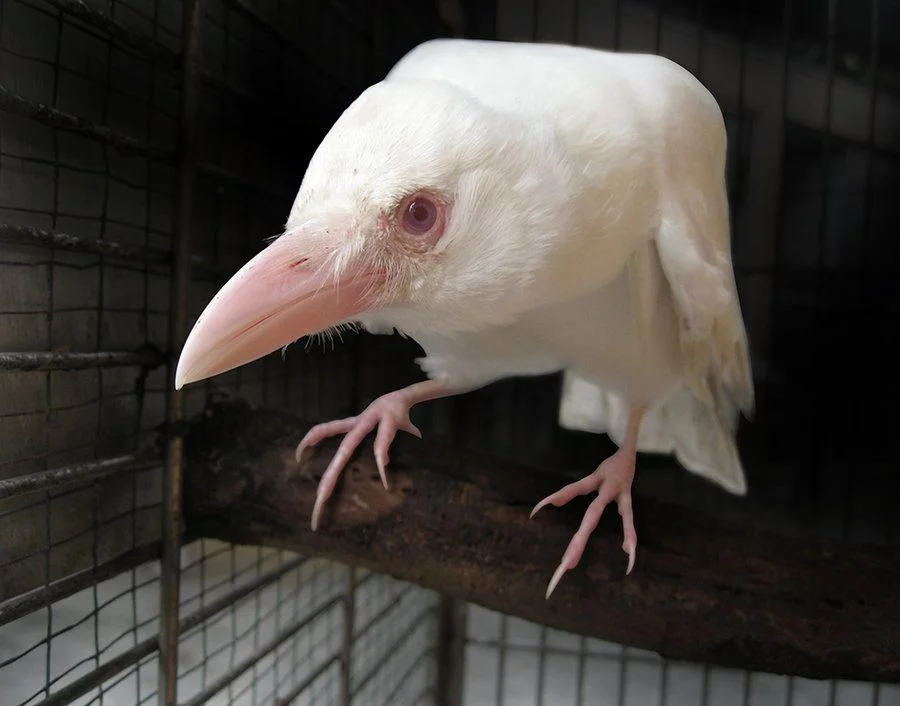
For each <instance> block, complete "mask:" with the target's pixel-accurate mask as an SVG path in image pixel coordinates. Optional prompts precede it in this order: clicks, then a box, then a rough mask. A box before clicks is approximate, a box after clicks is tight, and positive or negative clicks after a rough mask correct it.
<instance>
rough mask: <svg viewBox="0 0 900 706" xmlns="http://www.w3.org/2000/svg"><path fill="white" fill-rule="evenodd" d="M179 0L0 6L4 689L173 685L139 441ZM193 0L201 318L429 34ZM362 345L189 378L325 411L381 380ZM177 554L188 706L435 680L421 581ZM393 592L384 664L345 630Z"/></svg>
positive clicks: (168, 207)
mask: <svg viewBox="0 0 900 706" xmlns="http://www.w3.org/2000/svg"><path fill="white" fill-rule="evenodd" d="M181 5H182V4H181V2H179V1H177V0H112V1H109V2H107V1H106V0H103V1H102V2H100V1H98V2H82V1H81V0H11V2H9V3H3V5H2V7H0V110H2V111H3V113H2V118H3V123H2V132H0V222H2V227H0V268H2V271H0V280H2V282H3V291H2V295H0V350H2V351H3V357H2V368H0V377H2V384H3V387H4V395H3V396H2V402H0V438H2V439H3V445H2V451H0V483H3V484H4V485H3V486H2V487H3V489H4V496H3V499H2V501H0V502H2V505H0V529H2V530H3V537H2V539H0V571H2V577H3V579H2V582H0V601H2V603H0V618H2V624H0V683H3V685H4V703H7V702H8V703H15V704H37V703H85V704H86V703H113V704H120V703H121V704H134V703H138V704H144V703H156V702H157V701H158V700H159V699H160V697H161V694H160V692H159V684H160V681H159V669H160V665H159V660H158V656H157V647H158V643H157V636H158V634H159V631H160V629H161V621H160V618H161V616H160V613H159V606H160V590H161V587H162V585H163V584H161V582H160V568H159V566H158V564H157V563H156V562H155V561H153V560H154V559H155V558H156V557H157V556H158V555H159V544H158V543H157V542H156V541H155V540H156V539H157V538H158V537H159V531H160V524H159V519H160V515H161V512H160V510H161V500H162V496H161V491H162V488H161V477H162V474H161V468H160V466H159V463H158V460H157V459H156V458H148V455H147V453H146V442H147V441H148V439H149V432H151V431H152V430H153V429H154V428H155V427H156V426H157V425H158V424H159V423H160V422H161V421H162V420H163V418H164V409H165V400H166V397H167V387H168V371H167V370H166V369H164V368H162V367H159V363H160V353H159V351H160V349H161V348H162V347H164V346H165V341H166V329H167V326H168V324H169V320H170V316H171V312H172V306H173V302H172V301H171V297H170V286H169V285H170V280H171V278H172V277H173V269H172V263H173V261H172V253H173V252H174V251H175V249H176V248H175V240H174V236H173V222H174V217H175V213H176V208H177V205H178V204H177V199H178V198H179V197H178V194H177V193H176V182H177V171H176V167H177V161H178V157H179V149H180V146H179V143H178V130H179V119H180V118H179V116H180V110H179V100H180V98H179V90H180V88H179V84H180V82H181V77H182V72H181V63H182V60H181V57H180V55H179V53H180V47H181V44H182V32H183V29H182V12H181ZM203 10H204V12H203V20H202V24H203V28H202V31H203V34H204V41H203V44H204V54H203V76H202V78H203V81H202V95H201V96H200V97H199V98H200V100H199V115H198V124H197V125H196V134H197V138H198V145H197V154H196V155H195V158H196V161H197V169H196V174H197V177H196V178H197V185H196V193H195V198H193V199H192V206H193V215H192V219H191V224H190V228H191V231H192V234H193V236H194V237H193V240H194V252H193V258H192V261H193V263H194V268H193V269H194V275H195V277H194V279H193V281H192V283H191V290H190V293H189V295H190V296H189V306H190V311H189V312H188V315H189V317H196V315H197V314H199V311H200V308H202V306H203V304H204V303H205V302H206V301H208V299H209V298H210V297H211V296H212V294H213V293H214V291H215V289H216V288H217V287H218V286H219V285H220V284H221V283H222V281H223V278H224V276H227V275H228V274H230V273H231V272H233V271H234V270H235V269H236V268H237V267H238V266H239V265H240V264H242V263H243V262H244V261H245V260H246V259H247V258H248V257H249V256H251V255H252V254H253V253H254V252H255V251H256V250H258V249H259V248H260V247H262V245H264V242H265V239H266V238H267V237H269V236H272V235H275V234H276V233H278V232H279V230H280V227H281V224H282V223H283V219H284V217H285V215H286V213H287V211H288V209H289V207H290V203H291V199H292V197H293V194H294V192H295V191H296V187H297V186H298V185H299V179H300V177H301V176H302V173H303V169H304V165H305V163H306V160H307V159H308V158H309V156H310V154H311V153H312V150H313V149H314V147H315V145H316V144H317V142H318V140H319V139H321V136H322V134H324V132H325V130H326V129H327V128H328V127H329V126H330V124H331V122H333V120H334V119H335V118H336V117H337V115H338V114H339V112H340V111H341V110H342V109H343V108H344V107H345V106H346V105H347V103H349V101H350V100H351V99H352V98H353V97H355V95H356V94H357V93H358V92H359V91H360V90H361V89H362V88H363V87H364V86H365V85H366V83H367V82H369V81H371V80H374V77H377V75H378V74H379V72H382V73H383V71H384V70H386V69H387V68H388V67H389V65H390V64H391V63H392V62H393V60H394V59H396V58H397V57H398V56H399V55H400V54H402V53H403V52H404V51H405V50H406V49H408V48H409V47H410V46H412V45H413V44H415V43H416V42H417V41H421V39H424V38H425V37H426V36H430V33H431V32H433V31H435V30H437V31H440V23H439V21H438V18H437V14H436V12H435V11H434V10H433V8H428V7H427V6H426V7H424V8H423V9H417V10H413V12H412V13H411V14H412V16H413V17H414V18H415V20H416V21H417V22H419V24H418V25H415V23H414V26H413V30H414V31H413V32H409V31H407V32H405V33H393V36H391V37H382V36H376V35H378V34H379V32H380V30H379V26H382V25H383V26H388V23H389V22H391V21H392V20H391V18H393V19H396V18H397V17H398V16H399V17H400V18H401V19H403V16H404V15H405V14H406V13H405V11H404V10H402V9H398V8H397V7H391V6H390V5H389V4H388V3H385V4H381V3H379V5H378V6H377V7H370V6H369V4H368V3H349V2H335V1H333V0H330V1H325V0H322V1H320V2H307V3H290V2H245V1H244V0H222V1H221V2H219V1H210V2H205V3H204V5H203ZM417 32H418V34H417ZM388 34H390V33H388ZM266 106H268V110H266ZM148 344H150V345H148ZM354 352H355V348H354V343H353V342H350V341H348V342H346V343H345V344H343V345H341V346H339V349H338V350H337V351H336V352H335V353H336V354H335V355H327V356H326V355H322V354H321V353H320V352H313V353H312V354H311V355H309V356H304V357H303V359H302V360H298V359H297V358H294V359H293V360H291V361H290V362H289V364H287V365H282V364H280V362H277V361H275V360H264V361H261V362H260V363H259V364H257V365H254V366H248V367H247V368H245V369H242V370H239V371H237V372H235V373H234V374H233V375H231V376H225V377H223V378H220V379H218V380H217V381H216V385H215V386H213V385H207V386H205V387H203V386H198V389H195V390H192V391H191V392H190V393H188V394H187V396H186V397H187V412H188V413H189V414H190V413H195V412H197V411H199V410H200V409H201V408H202V406H203V405H204V404H205V400H206V395H207V393H209V392H212V391H214V390H215V389H218V388H220V387H225V388H228V389H230V390H231V391H234V392H237V393H238V394H240V395H242V396H244V397H245V398H247V399H249V400H252V401H254V402H259V403H265V404H270V405H271V404H275V405H285V406H287V405H292V406H295V407H296V406H298V405H300V404H302V405H303V409H304V412H305V413H306V414H308V415H310V416H315V415H327V414H333V413H334V412H335V410H339V409H343V408H344V407H349V406H350V405H351V404H352V403H353V402H355V401H357V398H358V397H359V396H360V395H365V394H367V393H366V392H365V391H363V390H362V389H361V388H359V387H358V386H355V385H354V380H355V373H353V372H352V371H354V370H355V369H356V367H357V365H358V364H357V361H356V359H355V358H354V357H353V354H354ZM342 380H343V381H346V382H341V381H342ZM336 383H337V384H336ZM182 564H183V566H182V576H181V581H180V593H179V595H180V598H179V602H180V605H179V611H178V615H177V616H176V619H178V620H179V623H178V626H179V631H180V633H181V638H180V641H179V645H178V655H177V665H178V673H177V682H178V699H179V703H181V704H194V703H229V704H248V705H249V704H254V705H255V704H274V703H278V704H287V703H310V704H312V703H322V704H330V703H335V702H336V700H337V699H339V698H340V693H339V692H340V687H341V684H342V683H346V684H348V685H350V684H352V679H351V677H353V676H354V675H356V674H357V672H358V670H359V667H358V666H357V665H356V661H357V660H362V663H363V664H364V665H365V667H366V669H367V670H368V671H367V673H366V675H367V676H366V679H365V683H364V684H363V685H362V686H360V687H359V688H360V689H367V691H366V693H365V695H364V696H361V697H359V698H367V699H368V698H370V697H371V698H377V699H380V700H381V701H383V702H384V703H404V702H405V703H420V702H423V701H424V700H425V699H426V698H427V696H428V693H429V692H428V688H429V685H430V681H429V680H430V679H431V672H430V671H429V664H430V662H429V661H428V659H427V655H428V654H430V645H431V644H432V643H433V640H434V631H433V621H430V620H429V616H430V615H431V613H432V612H433V606H434V605H435V600H436V599H435V598H434V597H433V596H431V595H430V594H427V593H425V592H422V591H419V590H418V589H413V588H412V587H401V586H400V584H397V582H392V581H391V580H390V579H387V578H384V577H379V576H375V575H370V574H369V575H364V576H361V577H360V578H359V580H358V582H357V584H356V585H355V587H354V589H353V590H352V591H351V592H348V586H347V584H346V581H344V580H343V579H344V577H345V574H346V572H347V571H348V570H347V569H346V568H345V567H341V566H339V565H336V564H330V563H326V562H322V561H315V560H310V559H304V558H302V557H298V556H297V555H295V554H292V553H289V552H280V551H270V550H265V549H261V548H246V547H236V546H224V545H219V544H216V543H213V542H208V541H205V540H204V541H202V542H197V543H195V544H194V545H192V546H190V547H186V548H185V550H184V552H183V561H182ZM392 591H393V592H396V593H397V595H398V596H399V595H401V594H402V595H403V596H404V601H405V602H404V603H403V607H407V608H409V609H410V610H411V611H412V612H411V613H409V614H406V613H397V614H394V613H392V614H391V615H390V616H386V615H382V616H381V618H382V620H384V619H385V618H389V625H390V626H393V628H394V629H393V631H391V632H389V633H388V636H389V637H391V638H393V642H388V641H385V639H384V638H380V641H379V642H377V643H376V642H373V643H372V644H371V645H369V646H368V647H367V648H366V650H371V649H383V650H384V649H392V650H393V652H392V653H391V655H389V659H388V660H387V661H386V662H385V663H384V665H381V664H380V663H379V662H378V661H377V660H373V658H372V655H371V654H370V653H369V652H368V651H366V650H361V651H360V650H357V651H352V650H348V649H347V648H346V646H345V645H344V644H343V641H342V638H343V636H344V632H345V625H346V621H347V619H348V617H352V616H353V615H354V614H355V611H356V606H357V603H359V605H360V607H361V609H362V608H363V607H364V606H367V605H369V604H370V602H371V601H372V600H374V598H373V596H387V595H393V594H392V593H391V592H392ZM386 624H387V623H386ZM365 634H368V633H364V635H365ZM351 636H352V632H351ZM367 644H368V643H367ZM376 656H377V655H376ZM354 670H355V671H354ZM162 683H163V684H166V683H167V682H166V681H163V682H162ZM392 690H393V691H392ZM347 696H348V697H349V699H350V700H353V701H354V702H359V701H358V698H357V697H356V696H355V695H354V694H352V693H348V694H347ZM347 702H348V703H349V700H348V701H347Z"/></svg>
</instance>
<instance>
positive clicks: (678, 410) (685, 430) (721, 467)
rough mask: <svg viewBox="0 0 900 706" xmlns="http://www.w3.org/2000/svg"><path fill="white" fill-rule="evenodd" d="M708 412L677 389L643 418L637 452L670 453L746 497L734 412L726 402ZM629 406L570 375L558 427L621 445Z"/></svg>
mask: <svg viewBox="0 0 900 706" xmlns="http://www.w3.org/2000/svg"><path fill="white" fill-rule="evenodd" d="M722 401H723V404H722V405H719V408H718V409H713V408H710V407H709V406H708V405H706V404H704V403H703V402H702V401H701V400H700V399H698V398H697V397H696V395H694V394H693V393H692V392H691V391H690V390H689V389H688V388H687V387H686V386H684V385H680V386H679V387H678V388H676V390H675V391H674V392H673V393H672V394H671V395H670V396H669V397H667V398H666V399H665V400H664V401H662V402H661V403H659V404H657V405H655V406H653V407H651V408H650V409H648V410H647V413H646V414H645V415H644V419H643V421H642V422H641V428H640V432H639V434H638V451H641V452H644V453H656V454H674V455H675V458H676V459H677V460H678V462H679V463H680V464H681V465H682V466H684V468H686V469H687V470H688V471H691V472H692V473H696V474H697V475H699V476H701V477H703V478H706V479H707V480H709V481H712V482H713V483H716V484H717V485H720V486H721V487H723V488H724V489H725V490H727V491H728V492H730V493H734V494H735V495H745V494H746V492H747V481H746V477H745V475H744V467H743V465H742V464H741V459H740V457H739V456H738V452H737V446H736V444H735V440H734V432H735V429H736V427H737V415H738V410H737V408H735V407H734V406H733V405H731V404H729V403H728V402H727V401H725V400H724V399H723V400H722ZM628 412H629V410H628V408H627V406H626V405H625V404H624V402H623V401H622V400H621V399H620V398H619V397H617V396H616V395H613V394H611V393H609V392H605V391H604V390H602V389H601V388H599V387H598V386H597V385H595V384H594V383H592V382H589V381H587V380H585V379H583V378H581V377H578V376H577V375H575V374H574V373H571V372H569V371H566V372H565V373H564V376H563V389H562V398H561V400H560V406H559V424H560V426H561V427H563V428H564V429H572V430H576V431H587V432H593V433H596V434H608V435H609V437H610V438H611V439H612V440H613V441H614V442H616V444H618V445H619V446H621V445H622V440H623V439H624V438H625V427H626V424H627V422H628Z"/></svg>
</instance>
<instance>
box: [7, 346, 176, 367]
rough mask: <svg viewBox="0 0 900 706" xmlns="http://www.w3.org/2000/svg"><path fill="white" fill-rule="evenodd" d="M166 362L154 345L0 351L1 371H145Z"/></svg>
mask: <svg viewBox="0 0 900 706" xmlns="http://www.w3.org/2000/svg"><path fill="white" fill-rule="evenodd" d="M165 362H166V357H165V354H164V353H163V352H162V351H160V350H158V349H156V348H154V347H153V346H147V347H146V348H144V349H142V350H137V351H96V352H91V353H54V352H52V351H32V352H25V353H0V371H13V370H15V371H20V372H35V371H41V372H46V371H50V370H92V369H98V368H122V367H139V368H144V369H145V370H153V369H154V368H158V367H159V366H160V365H162V364H163V363H165Z"/></svg>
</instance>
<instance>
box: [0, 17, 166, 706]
mask: <svg viewBox="0 0 900 706" xmlns="http://www.w3.org/2000/svg"><path fill="white" fill-rule="evenodd" d="M171 5H172V4H171V3H170V4H169V6H170V8H171ZM165 6H166V3H164V2H162V1H160V2H158V3H144V4H143V6H140V5H135V4H129V3H126V2H121V3H120V2H112V3H107V4H106V7H105V8H104V9H105V10H107V11H109V12H110V13H112V16H115V17H121V18H124V21H126V22H128V23H129V25H131V26H132V27H134V28H137V29H139V30H140V31H142V32H144V33H145V34H146V35H147V36H155V37H156V38H157V39H158V41H159V43H160V46H163V47H164V46H166V45H167V44H168V45H171V44H173V43H174V44H177V33H178V31H179V27H178V25H177V24H175V25H172V24H169V23H168V22H167V20H168V19H171V17H170V16H169V17H167V16H166V13H165V12H164V7H165ZM176 17H178V15H177V14H176ZM176 84H177V74H176V73H175V72H174V70H173V69H172V67H171V65H168V66H166V67H162V66H160V64H159V62H158V61H157V60H156V59H155V58H153V57H148V56H146V55H143V54H141V53H140V52H135V51H132V50H130V49H129V48H128V47H127V46H124V45H121V44H119V43H117V42H112V41H110V37H109V36H108V35H107V34H104V33H103V32H99V31H97V29H96V27H94V26H92V25H91V23H89V22H82V21H79V20H76V19H75V18H74V17H73V16H72V15H70V14H68V13H66V12H62V11H60V9H59V8H58V7H57V6H56V5H54V4H53V3H47V2H42V1H35V2H28V1H26V0H22V1H20V0H10V1H9V2H3V3H2V7H0V87H2V93H3V108H4V112H3V113H2V115H0V120H2V130H0V222H2V224H3V229H4V235H5V234H7V233H8V232H10V230H14V229H16V228H20V227H23V226H28V227H32V228H38V229H41V230H42V231H44V232H46V233H50V234H60V233H61V234H66V235H71V236H76V237H78V238H82V239H86V240H87V241H91V242H97V239H99V240H102V241H108V242H113V241H114V242H117V243H119V244H121V245H122V246H123V247H124V248H126V249H130V250H131V251H132V252H135V253H138V252H141V251H146V250H148V249H151V248H152V249H155V250H162V251H165V250H167V249H168V248H169V247H170V245H171V209H172V204H173V198H172V194H173V190H174V182H173V171H172V157H173V155H174V148H175V144H174V134H175V125H176V123H177V115H178V101H177V91H176V90H173V87H174V86H175V85H176ZM38 103H39V104H43V105H45V106H49V107H50V108H52V109H55V110H56V111H59V112H57V113H53V112H52V111H47V110H44V111H43V112H40V113H39V114H37V115H36V116H35V114H34V113H31V114H29V109H33V108H34V106H35V105H36V104H38ZM66 115H73V116H78V117H79V118H81V119H82V121H81V122H80V123H79V124H78V125H77V126H76V129H72V127H71V123H70V121H69V122H67V120H66V119H65V116H66ZM60 116H62V118H61V117H60ZM59 126H61V127H59ZM120 136H121V137H123V138H124V139H122V140H118V138H119V137H120ZM116 141H118V142H119V144H120V145H124V148H123V149H112V148H111V147H110V146H109V145H110V144H111V143H113V142H116ZM151 261H152V258H149V257H148V258H145V257H138V256H134V257H130V258H115V259H110V258H106V257H102V256H98V255H97V254H96V253H92V252H90V250H89V249H84V248H82V249H79V248H74V249H73V250H72V251H65V252H64V251H60V250H56V249H52V248H51V249H47V248H45V247H43V246H41V247H35V246H29V245H27V244H18V245H14V244H10V243H9V242H7V241H6V240H5V239H0V282H2V288H0V350H2V351H4V353H5V354H7V355H9V354H12V355H11V357H10V358H9V359H7V360H6V361H5V363H6V364H5V365H4V369H3V372H0V386H2V388H3V395H2V402H0V480H2V479H6V480H9V481H15V479H17V478H20V477H22V476H23V475H24V474H27V473H39V472H41V471H46V470H47V469H54V468H59V467H70V466H71V464H78V463H82V462H87V463H90V462H92V461H93V460H94V459H98V458H101V459H103V458H109V457H113V458H120V459H121V458H126V457H127V456H128V454H130V453H132V452H134V451H136V450H137V448H138V447H139V446H140V444H141V442H142V439H143V438H144V437H145V435H146V434H145V433H146V432H147V431H148V430H149V429H150V428H152V427H153V426H154V425H156V424H158V423H159V422H160V421H161V420H162V407H163V398H162V396H161V395H157V394H154V393H153V392H151V391H150V390H148V388H147V385H146V379H147V374H148V372H149V370H150V368H151V367H152V365H148V366H144V365H143V364H142V363H139V362H130V363H129V364H126V365H122V366H121V367H113V366H111V365H109V366H107V364H106V363H101V362H96V363H90V364H86V365H83V366H80V367H79V366H75V367H76V368H78V369H75V370H65V369H63V368H65V367H66V366H65V365H62V366H54V365H49V364H48V365H38V366H36V367H35V366H32V367H30V368H29V367H28V366H26V365H24V364H21V365H20V363H24V357H22V356H19V357H18V358H17V357H16V355H15V354H17V353H19V352H22V353H26V352H38V353H41V352H48V351H53V352H55V353H57V354H58V355H59V356H60V357H61V358H62V359H65V358H66V356H68V355H69V354H71V353H76V352H83V351H84V352H94V351H108V352H110V357H111V359H118V360H120V361H121V360H126V359H128V356H127V355H122V353H126V354H127V352H129V351H134V350H136V349H139V348H141V347H142V346H144V345H145V344H147V343H148V342H156V343H157V344H159V343H161V342H164V341H165V327H166V320H167V312H166V303H165V299H164V298H163V299H162V301H160V298H161V295H160V293H161V292H165V290H166V288H167V286H168V277H167V270H166V269H165V268H162V267H160V266H159V265H158V264H156V265H153V264H151ZM159 362H161V361H159V360H157V362H156V364H157V365H158V364H159ZM122 468H123V472H119V473H117V474H110V475H108V476H106V477H105V478H103V479H100V480H95V481H93V482H82V483H78V484H75V485H74V486H73V485H71V484H69V485H66V486H63V487H61V488H58V489H57V486H56V485H55V484H53V483H51V484H49V485H45V486H43V487H42V488H41V492H35V493H29V494H21V493H12V494H9V495H5V496H4V497H3V499H2V500H0V576H2V579H0V601H9V602H7V603H3V604H2V609H3V616H4V620H3V622H4V623H5V624H2V625H0V683H2V684H3V687H4V697H3V701H4V703H10V704H20V703H38V702H40V701H42V700H43V699H44V698H46V697H47V696H49V695H50V693H51V692H54V691H57V690H58V689H60V688H62V687H63V686H64V685H66V684H69V683H71V682H73V681H74V680H76V679H77V678H79V677H83V676H84V675H85V674H87V673H89V672H91V671H93V670H94V669H96V668H97V667H99V666H100V665H101V664H102V663H104V662H106V661H108V660H109V659H110V658H111V657H112V656H113V655H115V654H117V653H119V652H121V651H122V650H124V649H125V648H126V647H129V648H130V647H132V646H133V645H135V644H137V643H138V642H140V641H141V640H142V639H144V638H145V637H146V636H147V631H148V630H152V629H153V628H152V625H153V615H152V614H148V613H147V612H146V611H145V610H144V607H143V606H142V601H143V598H144V596H146V595H148V594H152V592H153V590H154V584H155V580H156V579H155V572H154V571H153V570H152V568H151V569H146V568H145V569H138V568H133V567H137V566H138V565H139V564H140V563H143V562H147V561H149V560H152V559H153V558H154V557H155V556H156V554H157V552H158V550H157V549H156V547H155V546H154V544H153V542H154V541H155V540H156V538H157V536H158V528H159V513H160V509H159V503H160V471H159V468H158V465H157V464H155V463H143V464H138V463H131V464H127V467H126V466H124V465H123V467H122ZM125 470H127V472H124V471H125ZM123 558H125V559H126V560H124V561H123V560H122V559H123ZM113 560H115V561H118V565H117V566H111V565H110V564H109V563H108V562H111V561H113ZM91 569H95V570H97V572H98V575H97V576H96V578H95V579H94V585H93V586H91V578H90V577H86V576H84V575H79V574H78V572H84V571H87V570H91ZM127 569H131V570H130V571H127V572H126V573H120V572H122V571H125V570H127ZM116 574H119V575H116ZM73 579H74V580H73ZM54 582H59V583H54ZM87 586H90V587H89V588H86V589H85V590H80V591H79V590H78V589H79V588H82V587H87ZM51 589H54V590H55V592H54V591H51ZM26 591H34V592H35V593H34V594H31V596H30V597H31V598H35V599H36V600H35V601H34V602H33V603H32V605H33V606H34V610H33V612H31V613H30V614H27V615H23V616H21V617H19V618H18V619H17V620H14V621H13V622H9V623H7V622H6V619H7V618H8V617H9V616H11V615H12V616H15V615H19V614H20V613H22V612H23V611H22V610H21V608H22V606H23V605H25V604H24V603H16V600H17V598H18V597H21V594H23V593H25V592H26ZM36 594H37V595H36ZM54 595H56V596H59V597H60V600H55V601H54V600H52V599H53V597H54ZM11 603H12V604H15V605H11ZM39 606H46V607H39ZM7 611H12V613H8V612H7Z"/></svg>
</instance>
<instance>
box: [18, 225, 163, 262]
mask: <svg viewBox="0 0 900 706" xmlns="http://www.w3.org/2000/svg"><path fill="white" fill-rule="evenodd" d="M0 240H2V241H4V242H7V243H15V244H18V245H31V246H36V247H45V248H53V249H54V250H65V251H68V252H77V253H83V254H85V255H100V256H103V257H114V258H116V259H119V260H127V261H131V262H138V263H141V264H147V265H165V264H168V263H169V262H170V260H171V255H170V254H169V253H167V252H165V251H164V250H151V249H148V248H143V247H140V246H137V245H125V244H124V243H117V242H116V241H114V240H99V239H98V238H82V237H81V236H78V235H72V234H71V233H63V232H61V231H57V230H44V229H42V228H33V227H31V226H21V225H15V224H13V223H0Z"/></svg>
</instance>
